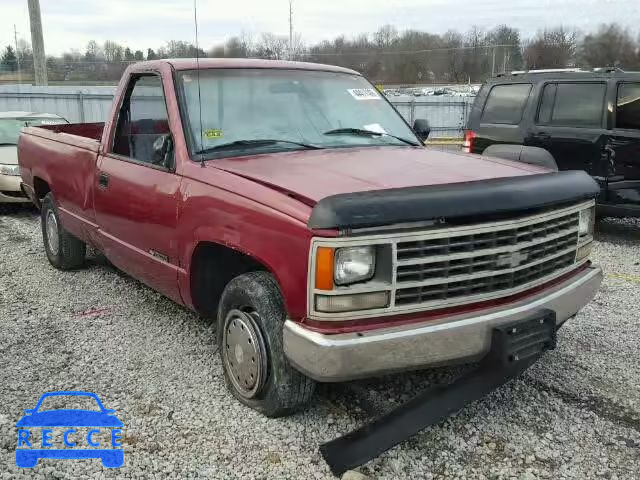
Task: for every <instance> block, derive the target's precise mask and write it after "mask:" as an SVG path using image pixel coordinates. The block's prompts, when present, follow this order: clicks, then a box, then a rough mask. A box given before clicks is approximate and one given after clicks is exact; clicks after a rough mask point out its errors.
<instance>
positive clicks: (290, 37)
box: [289, 0, 293, 60]
mask: <svg viewBox="0 0 640 480" xmlns="http://www.w3.org/2000/svg"><path fill="white" fill-rule="evenodd" d="M289 60H293V0H289Z"/></svg>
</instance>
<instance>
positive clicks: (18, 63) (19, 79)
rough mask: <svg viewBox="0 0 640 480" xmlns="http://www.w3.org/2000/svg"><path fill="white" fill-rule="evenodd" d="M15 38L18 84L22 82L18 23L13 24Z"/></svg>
mask: <svg viewBox="0 0 640 480" xmlns="http://www.w3.org/2000/svg"><path fill="white" fill-rule="evenodd" d="M13 39H14V41H15V42H16V63H17V65H18V85H20V83H22V74H21V73H20V51H19V50H18V30H17V29H16V24H15V23H14V24H13Z"/></svg>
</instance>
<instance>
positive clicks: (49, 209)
mask: <svg viewBox="0 0 640 480" xmlns="http://www.w3.org/2000/svg"><path fill="white" fill-rule="evenodd" d="M40 223H41V224H42V240H43V242H44V250H45V252H46V254H47V258H48V259H49V263H51V265H53V266H54V267H56V268H57V269H59V270H73V269H77V268H80V267H82V266H83V265H84V261H85V256H86V251H87V246H86V245H85V243H84V242H83V241H81V240H79V239H77V238H76V237H74V236H73V235H71V234H70V233H69V232H67V231H66V230H65V229H64V227H63V226H62V224H61V223H60V216H59V215H58V209H57V207H56V202H55V199H54V198H53V194H52V193H51V192H49V193H47V195H46V196H45V197H44V199H43V200H42V208H41V210H40Z"/></svg>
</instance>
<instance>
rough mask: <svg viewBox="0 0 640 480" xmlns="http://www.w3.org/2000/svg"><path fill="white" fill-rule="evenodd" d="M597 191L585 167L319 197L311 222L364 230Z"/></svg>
mask: <svg viewBox="0 0 640 480" xmlns="http://www.w3.org/2000/svg"><path fill="white" fill-rule="evenodd" d="M598 193H600V188H599V187H598V184H597V183H596V182H595V181H594V180H593V178H591V177H590V176H589V175H588V174H587V173H586V172H583V171H564V172H553V173H544V174H536V175H523V176H520V177H507V178H495V179H491V180H482V181H474V182H461V183H450V184H445V185H431V186H420V187H408V188H394V189H388V190H374V191H370V192H357V193H344V194H339V195H332V196H330V197H327V198H323V199H322V200H320V201H319V202H318V203H317V204H316V205H315V207H314V208H313V210H312V212H311V216H310V217H309V222H308V226H309V228H312V229H321V228H364V227H376V226H381V225H392V224H397V223H408V222H418V221H425V220H426V221H428V220H436V219H445V220H446V219H453V218H461V217H475V216H478V215H495V214H506V213H510V212H514V213H515V212H522V211H531V210H535V209H540V208H544V207H549V206H553V205H558V204H563V203H571V202H578V201H581V200H588V199H592V198H595V197H596V196H597V195H598Z"/></svg>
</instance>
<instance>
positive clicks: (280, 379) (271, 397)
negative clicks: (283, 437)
mask: <svg viewBox="0 0 640 480" xmlns="http://www.w3.org/2000/svg"><path fill="white" fill-rule="evenodd" d="M285 319H286V312H285V309H284V303H283V301H282V296H281V294H280V289H279V288H278V284H277V282H276V281H275V279H274V278H273V276H272V275H271V274H270V273H268V272H251V273H246V274H244V275H240V276H238V277H236V278H234V279H233V280H231V282H229V284H228V285H227V286H226V288H225V290H224V292H223V294H222V298H221V299H220V305H219V307H218V323H217V327H218V346H219V351H220V356H221V359H222V365H223V368H224V375H225V380H226V382H227V387H228V388H229V390H231V393H233V395H234V396H235V397H236V398H237V399H238V400H240V401H241V402H242V403H244V404H245V405H247V406H249V407H251V408H253V409H255V410H258V411H259V412H261V413H263V414H264V415H266V416H268V417H280V416H283V415H289V414H291V413H294V412H296V411H299V410H301V409H303V408H304V407H305V406H306V405H307V404H308V403H309V401H310V400H311V397H312V395H313V391H314V389H315V382H314V381H313V380H311V379H310V378H308V377H305V376H304V375H303V374H302V373H300V372H298V371H297V370H296V369H294V368H293V367H292V366H291V364H290V363H289V361H288V360H287V358H286V356H285V354H284V349H283V346H282V327H283V325H284V321H285Z"/></svg>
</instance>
